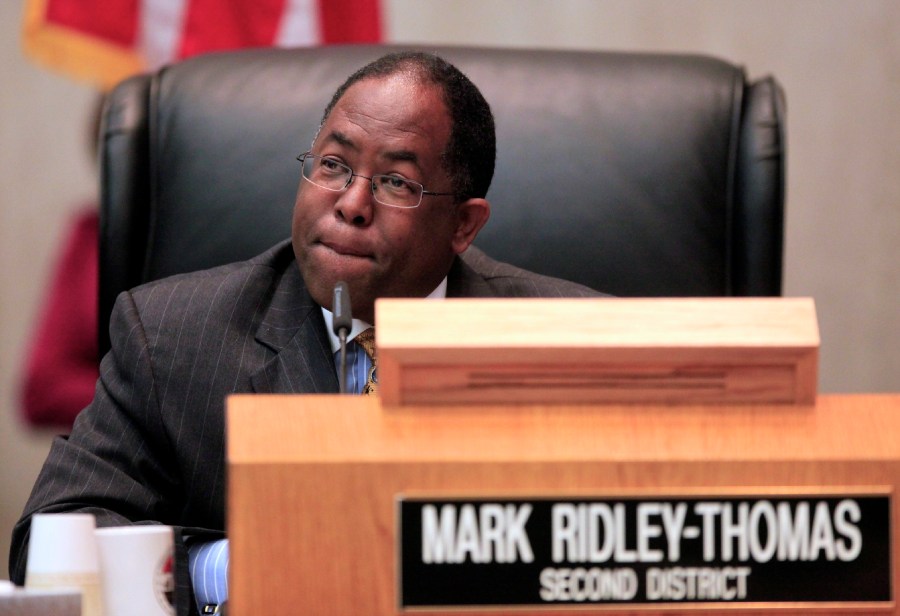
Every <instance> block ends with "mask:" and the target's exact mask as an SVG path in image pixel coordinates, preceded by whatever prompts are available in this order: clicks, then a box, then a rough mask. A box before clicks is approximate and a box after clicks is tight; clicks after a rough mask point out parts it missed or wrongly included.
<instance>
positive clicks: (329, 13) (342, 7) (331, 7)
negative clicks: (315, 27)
mask: <svg viewBox="0 0 900 616" xmlns="http://www.w3.org/2000/svg"><path fill="white" fill-rule="evenodd" d="M318 1H319V21H320V24H321V28H320V32H321V36H322V38H321V42H322V43H323V44H326V45H327V44H329V43H377V42H379V41H381V39H382V36H381V7H380V3H379V1H378V0H318Z"/></svg>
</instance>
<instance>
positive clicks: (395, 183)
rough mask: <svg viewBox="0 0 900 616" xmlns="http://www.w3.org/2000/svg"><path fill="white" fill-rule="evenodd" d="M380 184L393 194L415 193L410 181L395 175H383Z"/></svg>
mask: <svg viewBox="0 0 900 616" xmlns="http://www.w3.org/2000/svg"><path fill="white" fill-rule="evenodd" d="M379 180H380V182H379V184H380V185H381V186H382V187H384V188H386V189H388V190H391V191H393V192H414V191H413V186H412V184H410V183H409V182H408V181H406V180H404V179H403V178H401V177H397V176H395V175H382V176H381V177H380V178H379Z"/></svg>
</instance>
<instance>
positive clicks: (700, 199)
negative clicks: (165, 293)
mask: <svg viewBox="0 0 900 616" xmlns="http://www.w3.org/2000/svg"><path fill="white" fill-rule="evenodd" d="M388 49H389V48H388V47H384V46H349V47H327V48H317V49H296V50H279V49H266V50H252V51H242V52H237V53H225V54H216V55H210V56H205V57H198V58H195V59H192V60H189V61H186V62H183V63H180V64H177V65H174V66H170V67H167V68H164V69H162V70H161V71H159V72H158V73H156V74H153V75H147V76H140V77H135V78H132V79H130V80H128V81H125V82H124V83H122V84H121V85H120V86H119V87H118V88H116V89H115V90H114V91H113V92H112V94H111V95H110V96H109V99H108V102H107V106H106V109H105V113H104V119H103V125H102V129H101V169H102V188H101V210H102V214H101V215H102V222H101V244H100V289H101V298H100V308H101V311H100V322H101V323H100V325H101V327H100V331H101V332H102V334H101V337H102V339H101V351H105V350H106V349H107V348H108V340H107V339H106V332H107V322H108V317H109V312H110V310H111V308H112V304H113V301H114V299H115V296H116V295H117V294H118V293H119V292H121V291H123V290H125V289H128V288H131V287H133V286H136V285H138V284H140V283H142V282H145V281H148V280H152V279H155V278H159V277H162V276H166V275H169V274H174V273H178V272H184V271H190V270H195V269H200V268H206V267H210V266H214V265H217V264H221V263H226V262H230V261H235V260H240V259H244V258H248V257H251V256H253V255H255V254H257V253H260V252H262V251H263V250H265V249H266V248H268V247H269V246H271V245H273V244H274V243H276V242H277V241H279V240H281V239H284V238H286V237H288V236H289V235H290V214H291V208H292V206H293V202H294V196H295V193H296V189H297V183H298V180H299V177H300V169H299V163H297V161H296V160H295V156H296V155H297V154H298V153H300V152H302V151H304V150H306V149H307V148H308V146H309V144H310V143H311V141H312V138H313V135H314V133H315V130H316V128H317V127H318V124H319V121H320V119H321V114H322V110H323V108H324V106H325V104H326V102H327V101H328V100H329V98H330V96H331V94H332V93H333V91H334V90H335V88H336V87H337V86H338V85H339V84H340V83H341V82H342V81H343V80H344V79H345V78H346V77H347V76H348V75H349V74H350V73H352V72H353V71H354V70H355V69H356V68H358V67H360V66H362V65H363V64H365V63H366V62H368V61H369V60H372V59H374V58H376V57H378V56H379V55H381V54H383V53H385V52H386V51H388ZM434 51H436V52H437V53H439V54H440V55H442V56H444V57H445V58H447V59H448V60H450V61H451V62H453V63H454V64H456V65H457V66H459V67H460V68H461V69H462V70H463V71H464V72H465V73H466V74H468V75H469V77H470V78H471V79H472V80H473V81H474V82H475V84H476V85H478V86H479V87H480V88H481V90H482V92H483V93H484V95H485V97H486V98H487V100H488V102H489V103H490V104H491V107H492V108H493V110H494V113H495V116H496V122H497V135H498V155H497V169H496V174H495V177H494V182H493V185H492V188H491V190H490V193H489V194H488V199H489V200H490V202H491V204H492V206H493V213H492V216H491V220H490V222H489V223H488V225H487V227H486V228H485V229H484V231H483V232H482V233H481V235H479V237H478V240H477V241H476V244H477V245H478V246H480V247H481V248H482V249H484V250H485V251H486V252H488V253H489V254H490V255H492V256H493V257H495V258H497V259H500V260H505V261H509V262H512V263H514V264H516V265H519V266H521V267H525V268H527V269H531V270H534V271H538V272H542V273H546V274H550V275H555V276H559V277H563V278H568V279H570V280H575V281H578V282H581V283H584V284H587V285H589V286H591V287H594V288H596V289H599V290H602V291H605V292H607V293H612V294H614V295H621V296H732V295H733V296H748V295H778V294H779V293H780V291H781V265H782V238H783V204H784V160H785V156H784V103H783V95H782V91H781V89H780V87H779V86H778V84H777V83H776V82H775V80H774V79H772V78H765V79H761V80H759V81H756V82H754V83H748V81H747V78H746V76H745V74H744V72H743V70H742V69H741V68H740V67H736V66H733V65H732V64H729V63H726V62H723V61H720V60H717V59H713V58H709V57H702V56H688V55H662V54H636V53H602V52H558V51H537V50H502V49H472V48H438V49H434Z"/></svg>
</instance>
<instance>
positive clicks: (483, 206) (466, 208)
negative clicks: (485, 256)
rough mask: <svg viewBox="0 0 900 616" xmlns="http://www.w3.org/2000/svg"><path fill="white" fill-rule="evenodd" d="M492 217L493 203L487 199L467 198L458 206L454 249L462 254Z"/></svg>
mask: <svg viewBox="0 0 900 616" xmlns="http://www.w3.org/2000/svg"><path fill="white" fill-rule="evenodd" d="M490 217H491V204H490V203H488V202H487V199H467V200H466V201H463V202H462V203H460V204H459V205H457V206H456V230H455V231H454V233H453V240H452V242H453V244H452V245H453V251H454V252H455V253H456V254H462V253H463V252H465V250H466V248H468V247H469V245H470V244H471V243H472V242H473V241H475V236H476V235H478V232H479V231H481V228H482V227H483V226H484V225H485V223H487V221H488V218H490Z"/></svg>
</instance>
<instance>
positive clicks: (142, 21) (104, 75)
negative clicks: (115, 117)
mask: <svg viewBox="0 0 900 616" xmlns="http://www.w3.org/2000/svg"><path fill="white" fill-rule="evenodd" d="M382 40H383V35H382V19H381V0H27V3H26V9H25V23H24V32H23V45H24V48H25V52H26V53H27V54H28V55H29V56H31V57H32V58H34V59H35V60H37V61H39V62H41V63H42V64H45V65H47V66H49V67H50V68H53V69H55V70H58V71H62V72H63V73H66V74H68V75H70V76H73V77H76V78H78V79H82V80H88V81H92V82H94V83H95V84H97V85H99V86H101V87H103V88H109V87H111V86H112V85H114V84H115V83H117V82H118V81H120V80H122V79H124V78H125V77H127V76H129V75H132V74H134V73H137V72H141V71H147V70H155V69H156V68H159V67H160V66H162V65H163V64H166V63H168V62H172V61H174V60H179V59H182V58H187V57H190V56H193V55H196V54H200V53H204V52H208V51H222V50H227V49H238V48H243V47H269V46H279V47H294V46H308V45H319V44H329V43H377V42H380V41H382Z"/></svg>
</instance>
